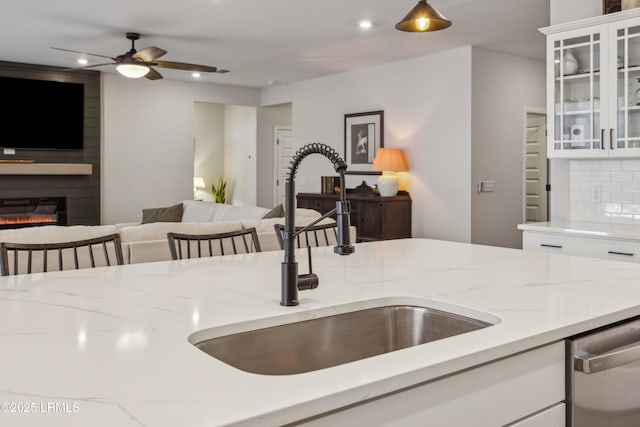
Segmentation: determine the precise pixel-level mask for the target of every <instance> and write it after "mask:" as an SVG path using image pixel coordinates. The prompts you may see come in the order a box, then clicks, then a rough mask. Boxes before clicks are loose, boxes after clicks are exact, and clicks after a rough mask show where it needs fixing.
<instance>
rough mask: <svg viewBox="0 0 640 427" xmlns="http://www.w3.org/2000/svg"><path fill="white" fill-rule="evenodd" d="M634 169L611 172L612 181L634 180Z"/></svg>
mask: <svg viewBox="0 0 640 427" xmlns="http://www.w3.org/2000/svg"><path fill="white" fill-rule="evenodd" d="M633 174H634V172H633V171H613V172H611V181H628V182H631V181H633Z"/></svg>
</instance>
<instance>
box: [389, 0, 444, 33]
mask: <svg viewBox="0 0 640 427" xmlns="http://www.w3.org/2000/svg"><path fill="white" fill-rule="evenodd" d="M449 26H451V21H449V20H448V19H447V18H445V17H444V16H442V14H441V13H440V12H438V11H437V10H435V9H434V8H433V7H431V6H430V5H429V4H428V3H427V1H426V0H420V1H419V2H418V4H417V5H416V6H415V7H414V8H413V9H411V12H409V13H408V14H407V16H405V17H404V18H403V19H402V21H400V22H398V23H397V24H396V29H398V30H400V31H407V32H411V33H426V32H429V31H438V30H442V29H445V28H447V27H449Z"/></svg>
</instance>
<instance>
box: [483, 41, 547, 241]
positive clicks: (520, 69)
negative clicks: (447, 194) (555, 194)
mask: <svg viewBox="0 0 640 427" xmlns="http://www.w3.org/2000/svg"><path fill="white" fill-rule="evenodd" d="M472 69H473V80H472V88H473V101H472V102H473V104H472V105H473V109H472V123H473V125H472V129H473V131H472V135H473V136H472V143H471V152H472V156H471V158H472V172H471V175H472V182H471V186H472V187H473V188H475V184H476V183H477V182H478V181H479V180H493V181H495V191H494V192H491V193H489V192H487V193H478V192H477V191H473V192H472V196H471V200H472V205H471V217H472V220H471V230H472V231H471V242H472V243H478V244H483V245H492V246H504V247H512V248H522V232H521V231H519V230H518V229H517V225H518V224H520V223H522V222H523V218H522V212H523V207H522V204H523V199H524V196H523V179H524V178H523V168H524V166H523V151H524V145H523V144H524V143H523V130H524V128H525V126H526V122H525V107H532V108H536V109H542V110H544V109H545V105H546V89H545V88H546V85H545V62H544V61H539V60H533V59H528V58H522V57H518V56H513V55H506V54H504V53H499V52H495V51H491V50H487V49H480V48H473V63H472Z"/></svg>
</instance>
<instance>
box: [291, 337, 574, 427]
mask: <svg viewBox="0 0 640 427" xmlns="http://www.w3.org/2000/svg"><path fill="white" fill-rule="evenodd" d="M564 399H565V352H564V342H557V343H553V344H549V345H547V346H545V347H541V348H537V349H534V350H531V351H527V352H525V353H521V354H518V355H515V356H511V357H507V358H506V359H501V360H499V361H496V362H492V363H488V364H486V365H483V366H480V367H476V368H472V369H469V370H467V371H464V372H461V373H458V374H454V375H450V376H448V377H444V378H442V379H439V380H435V381H432V382H428V383H425V384H421V385H418V386H416V387H412V388H409V389H405V390H400V391H398V392H396V393H391V394H388V395H385V396H382V397H381V398H376V399H372V400H370V401H366V402H363V403H361V404H358V403H356V404H355V405H353V406H350V407H347V408H342V409H338V410H336V411H335V412H332V413H328V414H324V416H322V415H321V416H319V417H317V418H314V419H308V420H304V421H302V422H299V423H298V424H296V425H304V426H313V427H333V426H346V425H348V426H363V427H364V426H366V427H369V426H389V427H400V426H407V427H413V426H456V427H457V426H473V427H496V426H503V425H506V424H509V425H511V423H514V422H521V423H523V424H521V425H522V426H532V427H533V426H542V425H545V427H562V426H563V425H564V423H563V422H562V421H563V417H562V415H563V414H561V413H560V412H562V411H561V410H560V412H558V411H559V409H558V407H557V406H556V405H558V404H561V403H562V401H563V400H564ZM551 408H555V410H554V411H553V413H552V414H545V416H541V417H540V418H538V419H537V420H536V419H535V418H534V416H532V414H539V413H542V412H543V411H545V410H548V409H551ZM559 415H560V418H558V416H559ZM527 417H531V420H529V419H527ZM538 420H539V421H540V423H536V422H535V421H538ZM550 420H552V422H551V423H549V424H541V423H542V422H548V421H550ZM556 420H558V421H559V423H558V422H556ZM526 422H529V424H527V423H526ZM554 422H555V424H554Z"/></svg>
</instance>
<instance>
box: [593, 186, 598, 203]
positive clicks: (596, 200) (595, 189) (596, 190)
mask: <svg viewBox="0 0 640 427" xmlns="http://www.w3.org/2000/svg"><path fill="white" fill-rule="evenodd" d="M591 201H592V202H599V201H600V187H591Z"/></svg>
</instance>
